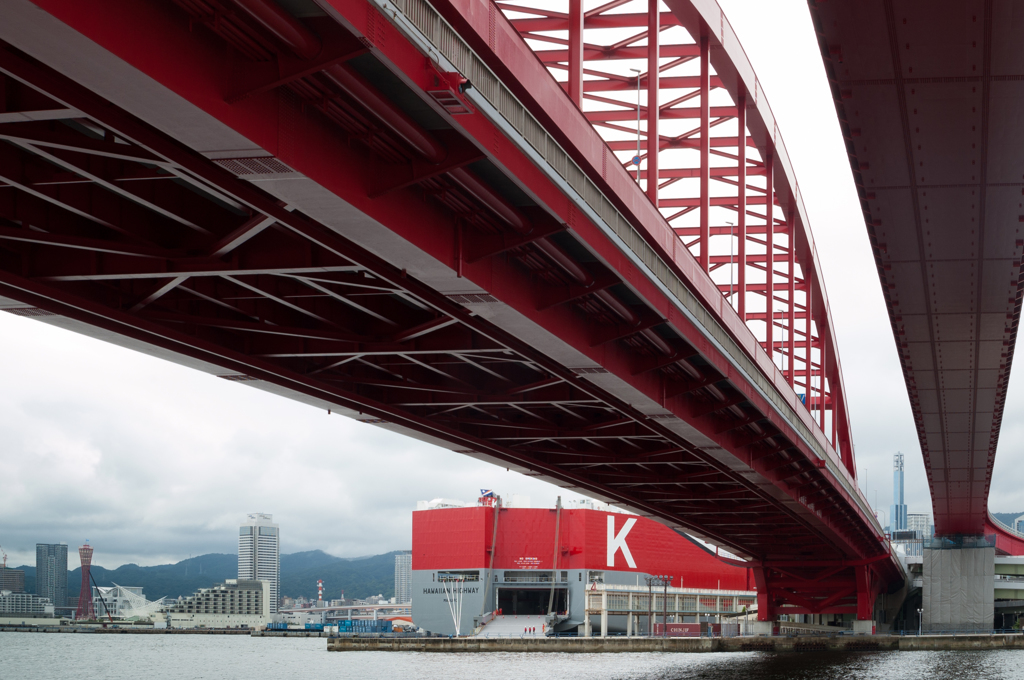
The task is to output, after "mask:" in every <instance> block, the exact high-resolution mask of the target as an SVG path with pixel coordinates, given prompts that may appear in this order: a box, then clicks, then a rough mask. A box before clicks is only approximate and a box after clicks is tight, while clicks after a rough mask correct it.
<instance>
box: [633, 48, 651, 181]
mask: <svg viewBox="0 0 1024 680" xmlns="http://www.w3.org/2000/svg"><path fill="white" fill-rule="evenodd" d="M629 70H630V71H632V72H633V73H635V74H636V156H633V164H634V165H636V183H637V184H640V69H638V68H631V69H629ZM648 99H650V96H649V95H648ZM648 104H649V103H648ZM650 146H651V145H650V144H648V145H647V148H650ZM647 181H650V178H648V180H647Z"/></svg>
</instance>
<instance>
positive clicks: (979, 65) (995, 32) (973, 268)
mask: <svg viewBox="0 0 1024 680" xmlns="http://www.w3.org/2000/svg"><path fill="white" fill-rule="evenodd" d="M810 5H811V12H812V15H813V17H814V21H815V24H816V27H817V29H818V32H819V40H820V42H821V48H822V54H823V56H824V58H825V62H826V69H827V71H828V74H829V78H830V80H831V83H832V88H833V93H834V96H835V100H836V106H837V110H838V111H839V117H840V121H841V124H842V128H843V132H844V134H845V135H846V142H847V147H848V149H849V154H850V159H851V162H852V165H853V169H854V176H855V179H856V182H857V185H858V190H859V191H860V197H861V202H862V206H863V209H864V216H865V220H866V223H867V226H868V231H869V234H870V237H871V245H872V247H873V249H874V253H875V259H876V262H877V265H878V273H879V277H880V278H881V281H882V287H883V291H884V293H885V297H886V301H887V303H888V305H889V313H890V317H891V321H892V327H893V333H894V335H895V338H896V344H897V348H898V351H899V356H900V361H901V362H902V364H903V370H904V375H905V376H906V382H907V391H908V393H909V396H910V402H911V406H912V408H913V412H914V418H915V422H916V425H917V431H918V437H919V439H920V442H921V451H922V454H923V456H924V462H925V469H926V471H927V474H928V484H929V487H930V489H931V494H932V504H933V507H934V511H935V531H936V533H937V534H940V535H945V534H975V535H977V534H981V533H983V532H985V533H988V532H993V531H999V532H1000V533H1002V532H1003V530H1002V529H997V528H996V527H995V525H994V523H993V522H992V521H991V520H990V518H989V514H988V495H989V488H990V486H991V483H992V469H993V464H994V462H995V454H996V447H997V444H998V441H999V428H1000V425H1001V422H1002V417H1003V405H1004V403H1005V399H1006V387H1007V383H1008V381H1009V376H1010V367H1011V364H1012V361H1013V352H1014V347H1015V344H1016V339H1017V328H1018V324H1019V321H1020V311H1021V300H1022V291H1024V278H1022V275H1021V256H1022V253H1024V234H1022V233H1021V221H1022V220H1024V217H1020V215H1021V213H1022V209H1021V193H1022V190H1024V183H1022V181H1021V178H1022V177H1024V157H1022V156H1021V154H1020V153H1019V149H1020V148H1021V147H1022V145H1024V130H1022V128H1021V126H1020V124H1019V121H1018V111H1019V109H1020V106H1021V103H1022V102H1024V83H1022V82H1021V81H1022V75H1024V63H1022V61H1021V57H1020V54H1021V50H1020V49H1019V37H1020V35H1021V31H1022V30H1024V18H1022V16H1021V14H1020V11H1019V9H1018V8H1016V7H1015V4H1014V3H1012V2H999V1H993V0H974V1H965V2H957V3H946V4H945V6H944V8H943V10H942V11H936V5H935V3H931V2H923V1H920V2H915V1H906V2H892V1H890V0H884V1H883V0H871V1H869V2H861V1H858V2H829V3H825V2H815V1H814V0H811V2H810ZM1001 540H1003V541H1004V542H1005V541H1009V540H1011V537H1008V536H1004V537H1002V539H1001ZM1016 543H1017V544H1018V546H1019V547H1024V544H1022V543H1020V542H1019V541H1017V542H1016ZM1019 547H1017V548H1013V550H1018V549H1019Z"/></svg>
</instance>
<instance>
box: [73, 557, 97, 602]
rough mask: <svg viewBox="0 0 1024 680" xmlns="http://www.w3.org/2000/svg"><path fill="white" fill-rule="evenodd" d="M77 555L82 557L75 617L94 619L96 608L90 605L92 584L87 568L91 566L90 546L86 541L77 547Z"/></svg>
mask: <svg viewBox="0 0 1024 680" xmlns="http://www.w3.org/2000/svg"><path fill="white" fill-rule="evenodd" d="M78 556H79V557H80V558H82V589H81V590H80V591H79V592H78V609H76V610H75V618H76V619H79V620H81V619H94V618H96V610H95V609H94V608H93V606H92V586H91V584H90V580H91V576H90V575H89V570H90V569H91V567H92V546H91V545H89V544H88V543H86V544H85V545H83V546H82V547H81V548H79V549H78Z"/></svg>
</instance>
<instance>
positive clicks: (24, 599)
mask: <svg viewBox="0 0 1024 680" xmlns="http://www.w3.org/2000/svg"><path fill="white" fill-rule="evenodd" d="M12 614H16V615H18V616H24V615H29V616H35V617H44V616H49V617H52V616H53V602H51V601H50V600H49V598H45V597H39V596H38V595H33V594H32V593H13V592H11V591H9V590H0V617H6V616H9V615H12Z"/></svg>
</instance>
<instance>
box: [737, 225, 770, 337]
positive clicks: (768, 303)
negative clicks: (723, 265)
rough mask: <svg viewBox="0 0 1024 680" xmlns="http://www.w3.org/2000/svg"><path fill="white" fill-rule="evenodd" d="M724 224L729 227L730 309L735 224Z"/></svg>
mask: <svg viewBox="0 0 1024 680" xmlns="http://www.w3.org/2000/svg"><path fill="white" fill-rule="evenodd" d="M726 224H728V225H729V305H730V306H731V307H735V305H734V304H733V302H732V278H733V273H732V269H733V260H732V258H733V247H732V246H733V243H732V240H733V237H734V236H735V233H734V232H733V229H732V228H733V227H735V226H736V223H735V222H729V221H726ZM768 304H773V303H772V301H771V300H769V301H768ZM768 323H771V319H769V320H768Z"/></svg>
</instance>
